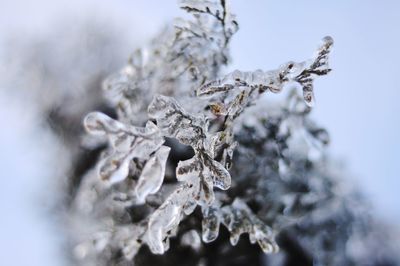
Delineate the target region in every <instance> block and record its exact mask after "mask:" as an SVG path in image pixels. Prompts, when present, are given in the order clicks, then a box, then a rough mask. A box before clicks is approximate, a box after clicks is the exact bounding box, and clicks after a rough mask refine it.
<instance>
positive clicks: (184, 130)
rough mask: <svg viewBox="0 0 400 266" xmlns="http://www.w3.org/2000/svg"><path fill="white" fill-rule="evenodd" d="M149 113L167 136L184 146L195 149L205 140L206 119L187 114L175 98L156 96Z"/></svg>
mask: <svg viewBox="0 0 400 266" xmlns="http://www.w3.org/2000/svg"><path fill="white" fill-rule="evenodd" d="M148 112H149V116H150V118H153V119H156V121H157V126H158V127H159V128H160V129H161V130H162V132H163V133H164V134H165V135H166V136H168V137H173V138H177V139H178V140H179V141H180V142H182V143H183V144H186V145H191V146H193V147H194V148H195V147H197V146H198V144H199V141H201V140H202V139H204V138H205V131H206V126H207V124H206V121H205V118H204V117H197V116H194V115H191V114H189V113H187V112H186V111H185V110H183V108H182V107H181V106H180V105H179V104H178V102H177V101H176V100H175V99H173V98H170V97H166V96H162V95H157V96H155V97H154V99H153V101H152V102H151V103H150V105H149V109H148Z"/></svg>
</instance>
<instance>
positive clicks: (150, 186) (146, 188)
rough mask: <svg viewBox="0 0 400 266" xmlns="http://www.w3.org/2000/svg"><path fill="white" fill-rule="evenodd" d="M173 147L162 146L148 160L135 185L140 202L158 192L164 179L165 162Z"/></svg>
mask: <svg viewBox="0 0 400 266" xmlns="http://www.w3.org/2000/svg"><path fill="white" fill-rule="evenodd" d="M170 150H171V148H169V147H166V146H161V147H160V149H158V150H157V151H156V153H155V154H154V155H153V156H152V157H151V158H150V159H149V160H148V161H147V162H146V165H145V166H144V168H143V170H142V174H141V175H140V177H139V180H138V183H137V185H136V187H135V193H136V196H137V197H138V200H139V201H140V202H143V201H144V200H145V199H146V196H147V195H149V194H154V193H156V192H157V191H158V190H159V189H160V187H161V185H162V182H163V180H164V175H165V164H166V162H167V158H168V154H169V151H170Z"/></svg>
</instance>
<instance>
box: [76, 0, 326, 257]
mask: <svg viewBox="0 0 400 266" xmlns="http://www.w3.org/2000/svg"><path fill="white" fill-rule="evenodd" d="M181 7H182V8H183V9H184V10H186V11H187V12H189V13H190V14H192V15H193V18H192V19H188V20H178V21H177V22H176V23H175V27H174V28H173V29H169V28H168V29H166V30H165V31H163V32H162V33H161V34H160V36H158V37H157V38H156V39H155V41H153V43H152V44H151V45H150V47H149V48H148V49H142V50H138V51H137V52H135V53H134V55H133V56H132V58H131V60H130V61H129V64H128V65H127V66H126V67H125V68H124V69H123V70H122V71H121V72H120V73H118V74H116V75H113V76H111V77H110V78H109V79H107V80H106V81H105V83H104V91H105V97H106V99H107V100H108V101H109V103H110V104H111V105H112V106H113V107H114V108H115V109H116V110H117V119H113V118H111V117H109V116H107V115H105V114H103V113H100V112H93V113H90V114H88V115H87V116H86V118H85V119H84V126H85V128H86V130H87V132H88V133H90V134H91V135H94V136H97V137H98V138H100V139H102V140H107V143H108V145H107V148H106V150H105V151H103V153H102V155H101V158H100V159H99V161H98V163H97V166H96V169H97V171H96V174H93V173H89V174H88V175H87V176H86V177H85V179H86V180H83V182H82V185H81V186H80V188H79V191H78V193H77V196H76V200H75V205H76V209H77V211H76V212H77V213H80V212H82V209H84V210H86V211H87V214H88V216H89V217H91V218H94V219H95V220H96V224H97V225H98V227H99V228H101V229H96V231H95V232H96V233H95V234H92V235H93V236H89V237H86V240H85V237H83V240H82V239H81V240H82V241H81V244H79V245H77V247H76V254H77V255H78V257H81V258H85V257H87V256H89V255H88V254H89V253H90V252H92V250H94V251H95V252H97V253H98V254H99V253H101V254H102V256H106V257H107V256H108V258H109V259H110V258H112V257H113V254H114V253H115V252H118V251H122V253H123V254H124V256H125V258H126V259H128V260H130V259H132V258H134V257H135V255H136V254H137V252H138V251H139V249H140V248H141V246H142V245H144V244H146V245H147V246H148V247H149V249H150V250H151V252H152V253H154V254H163V253H165V252H166V251H167V250H168V249H169V247H170V243H169V239H170V238H171V237H173V236H176V235H177V234H178V232H179V224H180V223H181V222H182V221H183V220H185V219H186V218H187V217H189V216H190V215H191V214H193V212H194V211H195V210H196V207H197V206H199V208H198V210H199V209H201V214H202V217H203V218H202V234H201V235H202V240H203V242H205V243H208V242H211V241H214V240H215V239H216V238H217V237H218V232H219V227H220V224H222V225H224V226H225V227H226V228H227V229H228V231H229V232H230V234H231V237H230V242H231V244H232V245H236V244H237V243H238V241H239V237H240V235H241V234H243V233H247V234H248V235H249V239H250V242H251V243H256V242H257V243H258V244H259V246H260V247H261V249H262V250H263V251H264V252H266V253H271V252H277V251H278V249H279V248H278V245H277V243H276V241H275V235H276V233H277V232H278V231H279V230H280V229H281V227H282V225H284V224H287V221H288V220H290V219H291V218H292V216H293V215H292V214H294V213H296V212H297V211H298V210H300V209H301V210H302V209H303V208H298V207H297V206H298V205H299V204H300V205H301V206H303V205H307V206H309V205H313V204H315V202H316V201H318V200H319V198H318V197H317V195H307V196H304V197H299V196H298V195H297V194H296V193H294V194H293V193H289V192H288V191H287V190H281V187H279V186H274V182H270V183H265V182H263V180H265V179H266V178H267V177H268V179H273V178H278V179H284V178H286V177H287V175H289V174H287V173H285V172H284V171H285V170H284V169H291V170H290V171H288V172H290V174H293V173H295V170H296V167H298V166H299V165H300V166H303V165H302V163H303V161H301V158H299V160H300V161H299V165H297V164H296V163H297V157H296V156H292V154H290V152H289V154H285V152H286V151H287V149H286V150H285V149H283V150H282V149H281V146H282V147H284V146H288V143H287V142H288V141H289V139H293V135H295V134H300V135H307V140H308V141H313V142H316V143H317V145H314V144H315V143H311V144H310V143H306V144H305V145H306V146H307V147H314V146H318V145H319V144H321V143H322V144H323V145H324V144H326V143H327V142H328V137H327V134H326V132H325V131H324V130H322V129H320V128H318V127H316V126H315V125H313V124H312V123H311V122H309V121H308V120H307V119H306V118H305V117H306V115H307V114H308V112H309V111H310V107H309V106H311V105H312V103H313V102H314V94H313V80H314V78H315V77H317V76H321V75H325V74H327V73H328V72H329V71H330V69H329V66H328V54H329V52H330V50H331V47H332V44H333V41H332V39H331V38H330V37H325V38H324V39H323V40H322V44H321V46H320V47H319V48H318V50H317V51H316V53H315V55H314V56H313V57H312V59H310V60H309V61H304V62H300V63H294V62H289V63H287V64H284V65H283V66H282V67H279V68H278V69H276V70H273V71H267V72H265V71H261V70H257V71H254V72H242V71H234V72H232V73H230V74H228V75H226V76H224V77H223V78H217V77H218V76H219V75H220V73H219V72H220V68H221V66H223V65H225V64H227V63H228V58H229V50H228V44H229V41H230V39H231V37H232V35H233V34H234V33H235V32H236V31H237V29H238V24H237V22H236V20H235V17H234V16H233V15H232V14H231V13H230V11H229V8H228V4H227V2H226V1H224V0H221V1H191V0H183V1H181ZM291 85H294V86H297V87H301V89H302V91H303V96H304V101H305V103H306V105H301V104H299V103H298V101H297V100H298V98H296V97H298V96H297V92H296V91H294V92H293V93H292V94H291V95H290V97H289V99H290V100H289V102H288V104H287V105H285V108H284V109H283V110H284V111H283V112H281V113H280V116H279V117H278V118H277V119H278V120H279V123H281V124H280V125H279V126H277V127H278V128H279V129H277V132H278V131H279V135H276V136H275V135H270V134H269V133H268V130H266V129H265V128H263V127H262V126H263V124H262V121H263V119H265V117H264V118H263V117H260V116H259V115H258V116H253V115H252V114H250V115H247V116H246V114H244V116H240V115H241V114H242V113H243V112H244V111H245V110H246V108H247V107H249V106H251V105H253V104H254V103H255V101H256V100H257V99H258V98H259V97H260V94H262V93H266V92H273V93H277V92H280V91H282V90H283V89H284V88H285V87H289V86H291ZM293 99H295V100H293ZM293 102H294V103H293ZM280 110H281V109H280ZM265 111H266V110H262V111H261V113H264V112H265ZM243 117H245V118H243ZM251 117H253V118H254V119H255V121H254V126H253V127H250V126H248V125H247V124H246V123H248V122H249V121H250V120H254V119H248V118H251ZM246 121H247V122H246ZM268 121H269V118H268ZM238 128H239V129H240V130H241V131H238V132H239V133H238V132H237V129H238ZM248 129H249V130H250V129H251V130H252V131H257V134H261V135H263V134H264V135H263V137H261V138H265V139H266V141H267V144H266V143H262V145H267V148H268V149H266V152H268V153H269V152H270V148H272V150H274V152H276V153H274V156H270V155H269V154H260V155H259V154H257V155H256V156H257V158H255V160H254V161H253V162H244V161H245V160H247V159H248V158H249V156H250V155H252V154H253V153H254V152H257V151H264V149H260V147H263V146H260V147H256V146H255V145H257V144H256V143H257V142H255V140H251V142H250V143H249V144H246V141H247V140H246V136H247V137H249V136H253V135H254V134H247V133H246V132H245V131H246V130H248ZM256 129H257V130H256ZM277 132H276V134H277ZM265 134H269V135H265ZM271 134H272V133H271ZM257 138H258V137H257ZM172 140H175V142H174V141H172ZM176 141H178V142H179V143H177V142H176ZM168 143H169V144H168ZM171 143H172V144H171ZM174 143H175V144H174ZM238 143H239V145H238ZM238 146H239V147H238ZM182 147H183V148H182ZM179 148H182V149H184V150H186V151H190V152H192V157H191V158H186V159H183V160H179V161H178V162H177V163H176V164H174V163H173V161H172V159H171V158H172V157H179V153H180V152H179ZM318 148H320V147H319V146H318ZM251 149H253V150H251ZM310 149H311V148H310ZM235 150H237V152H238V154H237V155H235V156H236V159H234V157H233V155H234V151H235ZM306 150H307V151H308V149H306ZM235 153H236V152H235ZM315 153H316V154H318V152H315ZM314 157H315V156H314ZM303 158H306V159H305V160H308V158H311V157H310V156H309V155H308V154H307V155H306V156H305V157H303ZM260 163H261V164H263V166H264V167H260V165H258V164H260ZM264 163H265V164H264ZM244 165H246V166H247V167H243V166H244ZM232 166H233V168H232V169H231V167H232ZM248 166H251V167H248ZM300 166H299V167H300ZM270 168H271V169H279V171H278V172H277V173H275V174H276V175H270V173H269V172H268V171H269V170H268V169H270ZM230 169H231V171H229V170H230ZM243 171H258V174H259V175H255V174H254V173H250V172H249V173H247V172H245V173H243ZM275 172H276V171H275ZM255 176H256V177H257V179H255V180H253V179H254V177H255ZM287 178H289V177H287ZM296 178H298V179H301V178H303V177H300V176H298V177H296ZM265 184H268V186H266V187H265ZM253 185H257V186H259V187H260V190H259V191H258V192H255V191H256V189H257V188H256V187H253ZM235 193H236V194H235ZM264 193H267V194H266V196H264ZM250 194H252V195H250ZM268 197H271V198H272V199H273V200H272V201H268V200H266V201H265V204H263V203H262V200H265V199H266V198H268ZM259 199H261V200H260V201H259V202H257V206H258V205H260V206H259V207H257V208H256V209H255V208H250V205H249V204H250V203H251V202H253V201H257V200H259ZM277 199H279V200H278V201H279V202H275V201H274V200H277ZM88 205H89V207H88ZM82 206H84V208H83V207H82ZM282 206H283V213H280V212H279V211H278V210H281V209H282ZM79 215H82V214H79ZM93 227H94V226H93ZM96 228H97V227H96ZM89 235H90V234H89ZM81 238H82V237H81ZM186 238H188V239H199V237H196V231H190V234H187V235H186ZM88 239H89V240H88ZM182 241H183V240H182ZM185 241H186V242H187V240H185ZM185 241H183V242H185ZM93 243H94V244H93ZM197 247H198V245H197ZM106 251H107V252H106Z"/></svg>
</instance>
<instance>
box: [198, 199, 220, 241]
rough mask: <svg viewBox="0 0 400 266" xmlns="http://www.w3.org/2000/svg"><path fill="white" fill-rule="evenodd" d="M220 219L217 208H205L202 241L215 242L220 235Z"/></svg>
mask: <svg viewBox="0 0 400 266" xmlns="http://www.w3.org/2000/svg"><path fill="white" fill-rule="evenodd" d="M219 224H220V217H219V213H218V209H217V207H215V206H207V207H204V208H203V221H202V228H203V233H202V239H203V241H204V242H205V243H209V242H212V241H214V240H215V239H216V238H217V237H218V234H219Z"/></svg>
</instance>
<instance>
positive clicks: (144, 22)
mask: <svg viewBox="0 0 400 266" xmlns="http://www.w3.org/2000/svg"><path fill="white" fill-rule="evenodd" d="M232 9H233V10H234V12H235V13H236V14H237V15H238V21H239V23H240V30H239V32H238V33H237V34H236V35H235V37H234V40H233V42H232V46H231V47H232V57H233V59H234V61H233V64H232V66H231V67H230V69H235V68H237V69H242V70H255V69H257V68H260V69H264V70H268V69H273V68H275V67H277V66H279V65H280V64H281V63H284V62H286V61H288V60H304V59H307V58H309V56H310V55H311V54H312V52H313V51H314V49H315V48H316V46H317V45H318V43H319V40H320V39H321V38H322V37H324V36H325V35H330V36H332V37H333V38H334V39H335V48H334V51H333V53H332V56H331V67H332V68H333V69H334V71H333V72H331V73H330V74H329V75H328V76H326V77H322V78H319V79H318V80H317V81H316V86H315V87H316V89H315V90H316V91H315V95H316V99H317V105H316V107H315V109H314V111H313V116H314V118H315V119H316V120H317V122H318V123H319V124H321V125H323V126H325V127H326V128H327V129H328V131H329V132H330V134H331V139H332V143H331V148H330V150H331V153H332V154H333V155H334V156H335V157H337V158H339V159H341V160H344V161H346V164H347V167H348V171H349V173H350V176H351V178H353V179H354V180H355V182H356V184H357V186H358V187H359V188H360V189H361V190H363V191H364V192H365V193H366V195H367V196H368V199H369V200H371V202H372V203H373V204H374V206H375V208H376V213H377V214H378V215H380V216H381V217H384V218H386V219H387V220H389V221H391V222H392V223H394V224H400V196H399V194H400V193H399V187H400V180H399V172H400V159H399V158H400V155H399V154H400V138H399V137H400V118H399V113H400V104H399V103H398V101H399V99H400V90H399V85H398V80H397V78H398V77H399V74H398V72H399V62H400V52H399V51H398V49H400V30H399V26H400V1H396V0H392V1H384V0H383V1H372V0H370V1H367V0H357V1H350V0H337V1H317V0H301V1H289V0H279V1H261V0H252V1H250V0H249V1H247V0H246V1H244V0H242V1H240V0H233V1H232ZM179 14H182V13H181V11H180V10H179V9H178V8H177V5H176V1H161V0H159V1H156V0H151V1H148V0H147V1H146V0H140V1H134V0H131V1H128V0H116V1H111V0H110V1H105V0H88V1H83V0H69V1H67V0H61V1H50V0H37V1H28V0H27V1H22V0H13V1H11V0H9V1H8V0H7V1H5V0H0V41H1V40H4V38H6V37H7V36H10V34H11V35H14V36H19V37H22V38H24V36H34V35H45V34H46V32H48V31H49V30H51V28H52V27H54V25H57V22H60V21H65V20H67V19H70V21H71V23H74V21H78V20H85V19H94V18H101V19H102V20H106V21H109V22H110V23H112V24H115V26H116V27H117V28H120V29H123V31H124V32H126V35H127V37H128V38H129V36H132V38H131V39H132V43H130V44H129V45H132V44H133V43H137V42H138V40H140V41H139V42H140V43H138V44H145V42H146V40H147V39H148V38H149V37H151V36H153V35H154V34H155V33H156V32H157V31H158V30H159V29H160V27H162V25H164V24H165V23H167V22H168V21H169V20H170V19H172V18H173V17H175V16H177V15H179ZM64 18H65V19H64ZM26 38H28V37H26ZM133 40H134V41H133ZM133 48H134V47H132V50H133ZM0 50H1V46H0ZM127 56H128V55H127ZM1 89H2V88H0V124H1V125H2V126H1V130H0V147H1V152H0V164H1V169H2V172H1V174H0V177H1V181H2V185H1V186H0V210H1V213H2V218H1V220H0V260H1V261H0V264H2V265H3V263H4V262H5V264H4V265H40V266H45V265H52V266H53V265H63V264H62V261H60V259H59V255H60V253H59V252H60V251H59V250H58V248H57V245H58V244H59V241H58V240H57V237H56V236H55V235H54V231H52V230H53V229H52V228H51V225H50V223H49V222H48V221H45V219H44V218H43V217H44V216H43V215H42V214H41V213H38V212H36V211H35V209H34V208H32V207H33V206H35V204H34V203H36V200H35V197H36V196H37V195H41V196H43V191H47V190H48V188H49V185H48V183H46V181H48V180H49V179H50V178H51V174H52V173H47V172H43V165H46V164H47V163H49V162H51V158H53V157H54V154H57V147H52V149H48V150H50V151H47V149H46V147H49V146H51V144H52V141H51V137H49V138H48V140H46V139H45V138H43V136H45V135H49V133H48V132H46V131H43V129H41V128H40V125H36V124H34V123H32V122H29V121H31V120H29V119H28V118H27V116H30V117H35V115H36V113H35V110H34V109H32V110H31V109H29V106H28V108H27V102H24V101H22V100H18V99H9V98H7V97H8V96H6V95H5V94H4V93H3V92H2V91H1ZM27 113H29V115H27ZM21 116H22V117H23V118H24V119H22V121H12V120H10V118H11V117H21ZM21 156H22V157H21ZM21 158H22V159H21ZM21 160H24V161H26V162H28V164H24V167H22V166H21V164H20V163H19V162H20V161H21ZM32 161H34V162H35V163H32ZM29 162H31V163H30V164H29Z"/></svg>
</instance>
